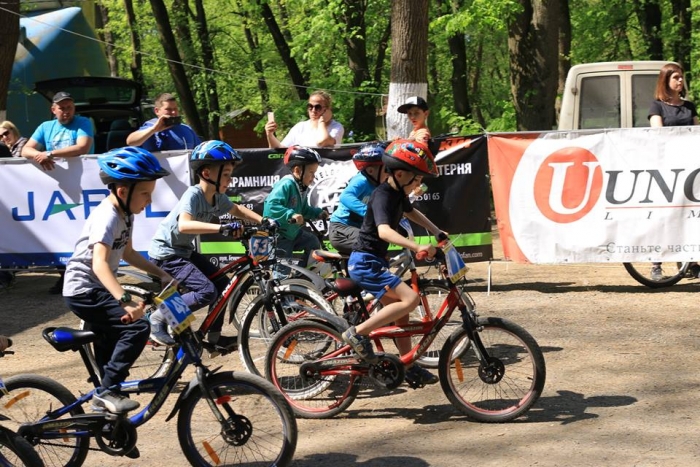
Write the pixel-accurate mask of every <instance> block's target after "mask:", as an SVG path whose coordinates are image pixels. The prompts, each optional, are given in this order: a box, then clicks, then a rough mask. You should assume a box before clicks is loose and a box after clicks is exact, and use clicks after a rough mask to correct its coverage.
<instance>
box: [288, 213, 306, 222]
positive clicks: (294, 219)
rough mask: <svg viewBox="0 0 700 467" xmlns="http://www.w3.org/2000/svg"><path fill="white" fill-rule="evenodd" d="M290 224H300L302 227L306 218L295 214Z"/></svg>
mask: <svg viewBox="0 0 700 467" xmlns="http://www.w3.org/2000/svg"><path fill="white" fill-rule="evenodd" d="M289 223H290V224H299V225H302V224H303V223H304V216H302V215H301V214H294V215H293V216H292V217H291V218H290V219H289Z"/></svg>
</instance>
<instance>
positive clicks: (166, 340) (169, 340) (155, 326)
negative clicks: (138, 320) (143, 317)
mask: <svg viewBox="0 0 700 467" xmlns="http://www.w3.org/2000/svg"><path fill="white" fill-rule="evenodd" d="M151 340H152V341H154V342H157V343H159V344H160V345H165V346H167V347H172V346H174V345H176V344H177V343H176V342H175V339H173V337H172V336H171V335H170V333H168V327H167V326H166V325H165V323H164V322H162V321H151Z"/></svg>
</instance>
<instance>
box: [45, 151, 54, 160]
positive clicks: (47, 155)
mask: <svg viewBox="0 0 700 467" xmlns="http://www.w3.org/2000/svg"><path fill="white" fill-rule="evenodd" d="M46 157H48V158H49V159H51V160H53V152H51V151H46Z"/></svg>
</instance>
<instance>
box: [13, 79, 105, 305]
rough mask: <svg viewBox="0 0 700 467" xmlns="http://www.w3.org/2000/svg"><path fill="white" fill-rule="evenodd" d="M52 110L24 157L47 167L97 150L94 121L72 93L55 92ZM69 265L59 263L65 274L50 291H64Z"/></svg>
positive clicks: (50, 168) (37, 131)
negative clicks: (58, 159)
mask: <svg viewBox="0 0 700 467" xmlns="http://www.w3.org/2000/svg"><path fill="white" fill-rule="evenodd" d="M51 113H52V114H54V116H55V117H56V118H55V119H54V120H49V121H48V122H44V123H42V124H41V125H39V127H38V128H37V129H36V130H35V131H34V133H33V134H32V136H31V138H29V141H27V143H26V144H25V145H24V148H23V149H22V156H23V157H26V158H27V159H29V160H33V161H34V162H36V163H37V164H39V165H40V166H41V168H42V169H44V170H47V171H48V170H53V169H54V167H55V166H56V162H54V158H56V157H64V158H65V157H78V156H82V155H85V154H89V153H91V152H93V147H94V146H93V137H94V132H93V129H92V122H91V121H90V119H89V118H86V117H81V116H80V115H76V114H75V102H74V101H73V97H72V96H71V95H70V94H69V93H67V92H64V91H59V92H57V93H56V94H54V96H53V100H52V104H51ZM65 269H66V268H65V266H58V270H59V272H60V274H61V276H60V277H59V278H58V281H56V283H55V284H54V285H53V287H51V288H50V289H49V293H51V294H54V295H56V294H59V293H61V290H63V276H64V274H65Z"/></svg>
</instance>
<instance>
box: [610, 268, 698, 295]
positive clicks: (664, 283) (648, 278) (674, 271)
mask: <svg viewBox="0 0 700 467" xmlns="http://www.w3.org/2000/svg"><path fill="white" fill-rule="evenodd" d="M658 264H659V267H660V268H661V271H662V276H661V278H660V279H654V278H652V267H653V266H652V263H649V262H642V263H622V265H623V266H624V267H625V269H626V270H627V272H628V273H629V275H630V276H632V278H633V279H634V280H636V281H637V282H639V283H640V284H642V285H646V286H647V287H650V288H652V289H659V288H662V287H670V286H672V285H674V284H677V283H678V282H680V281H681V279H685V278H693V277H697V271H694V270H693V267H692V266H693V265H695V264H696V263H694V262H689V261H686V262H675V263H674V262H663V263H658Z"/></svg>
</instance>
